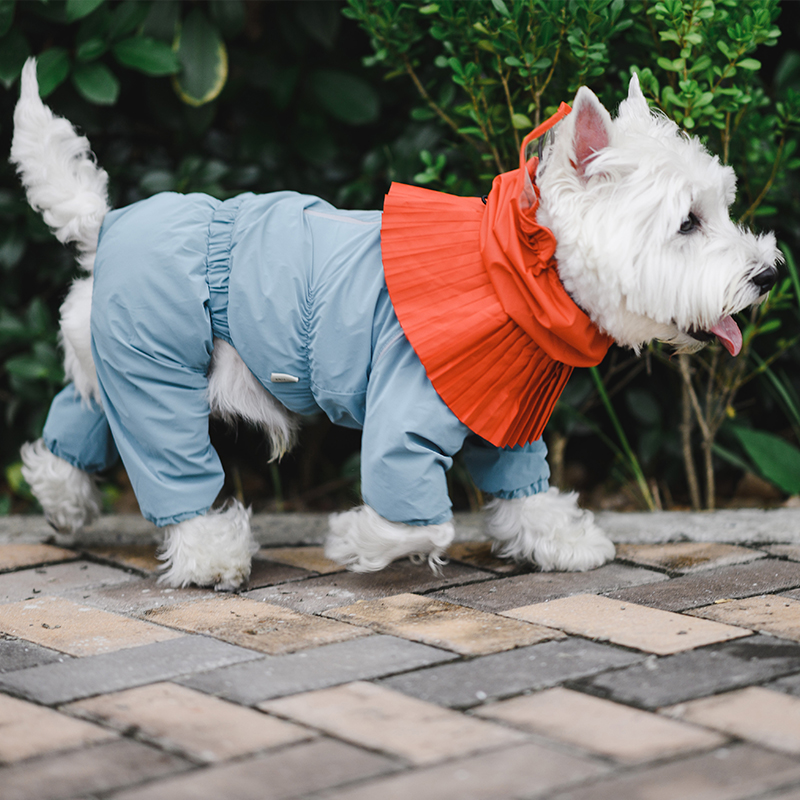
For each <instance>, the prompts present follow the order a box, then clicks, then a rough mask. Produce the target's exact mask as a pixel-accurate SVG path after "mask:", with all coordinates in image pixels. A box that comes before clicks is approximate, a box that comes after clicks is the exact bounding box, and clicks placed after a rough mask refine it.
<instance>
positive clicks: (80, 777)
mask: <svg viewBox="0 0 800 800" xmlns="http://www.w3.org/2000/svg"><path fill="white" fill-rule="evenodd" d="M666 517H667V515H663V517H662V516H658V515H656V516H654V517H645V516H641V515H631V516H628V517H626V518H624V519H623V518H620V520H619V531H620V536H621V538H622V539H623V544H621V546H620V547H619V550H618V558H617V560H616V561H615V562H614V563H612V564H609V565H606V566H605V567H602V568H601V569H598V570H595V571H593V572H589V573H585V574H576V575H570V574H544V573H537V572H534V571H531V570H528V569H525V568H521V567H518V566H515V565H513V564H508V563H505V562H501V561H498V560H497V559H495V558H494V557H493V556H492V554H491V551H490V548H489V547H488V545H487V544H486V543H484V542H481V541H478V540H477V537H476V536H475V533H476V531H477V530H478V524H479V523H478V522H477V520H476V519H475V518H468V519H467V520H466V525H464V526H462V529H466V530H467V532H468V538H469V540H463V541H458V542H456V543H455V544H454V545H453V547H452V549H451V552H450V557H451V562H450V563H449V564H448V565H447V566H446V567H445V568H444V571H443V574H442V575H441V576H435V575H433V574H432V573H431V572H430V570H429V569H428V568H427V566H425V565H415V564H412V563H410V562H409V561H402V562H399V563H397V564H394V565H392V566H391V567H390V568H389V569H387V570H386V571H385V572H383V573H379V574H376V575H355V574H352V573H347V572H344V571H342V570H341V569H340V568H339V567H337V566H336V565H334V564H331V563H330V562H328V561H327V560H326V559H325V558H324V554H323V552H322V550H321V548H320V546H319V541H320V540H319V536H320V532H321V531H322V530H323V528H324V524H323V521H322V520H321V519H320V518H318V517H311V516H303V517H297V518H294V523H293V522H292V518H291V517H285V518H272V519H268V518H262V519H259V518H256V524H255V526H254V527H255V529H256V531H257V532H258V534H259V536H260V541H261V542H262V544H264V545H265V546H264V547H263V548H262V549H261V551H260V552H259V554H258V556H257V559H256V562H255V564H254V569H253V577H252V580H251V584H250V587H249V588H248V590H247V591H245V592H242V593H241V594H238V595H218V594H215V593H214V592H211V591H209V590H203V589H192V588H189V589H180V590H177V589H176V590H173V589H168V588H165V587H163V586H162V585H160V584H158V582H157V579H156V576H157V570H158V561H157V559H156V558H155V545H154V544H152V543H151V541H152V537H151V536H150V533H149V532H148V531H147V530H146V529H144V533H143V532H142V526H141V525H140V524H138V523H136V522H135V521H133V520H131V519H119V520H115V518H106V519H105V520H103V521H102V522H101V523H99V526H100V527H99V529H95V530H94V532H91V531H90V532H89V533H87V535H86V538H85V539H82V540H80V541H78V542H76V543H74V544H73V545H71V546H69V547H67V546H63V545H54V544H52V543H50V542H48V541H47V535H46V533H45V530H46V529H45V527H44V526H43V525H41V521H40V520H36V519H32V520H30V519H29V520H27V521H24V520H23V521H20V523H19V525H18V526H17V528H15V527H14V523H13V521H10V520H9V519H6V520H4V521H3V523H2V525H0V797H2V798H3V800H17V799H19V800H106V799H108V800H161V798H170V800H174V799H177V800H180V799H181V798H187V800H188V798H191V800H198V799H199V800H202V798H215V799H216V798H221V797H222V798H233V799H234V800H247V799H248V798H254V800H255V799H256V798H258V800H270V798H286V800H290V799H292V798H293V799H294V800H301V799H302V800H375V798H380V800H412V798H413V800H426V798H430V799H431V800H448V799H449V798H453V800H506V799H507V800H512V798H513V799H516V800H524V799H525V798H552V799H553V800H579V799H582V798H586V800H604V799H605V798H609V799H610V798H613V799H614V800H619V799H620V798H624V799H625V800H628V799H629V798H633V799H634V800H635V799H636V798H642V800H645V798H647V799H648V800H651V799H657V798H669V800H673V798H687V799H688V800H692V799H693V798H709V800H711V799H712V798H713V799H714V800H717V799H718V800H727V799H730V800H761V799H762V798H763V800H800V563H797V562H798V561H800V511H798V512H795V513H794V515H793V516H792V515H791V514H790V513H787V510H781V512H779V513H776V514H775V516H770V515H769V514H768V513H765V512H761V513H759V514H756V513H753V512H747V513H744V514H743V515H742V516H741V517H737V516H736V515H731V512H726V513H725V514H723V515H720V516H716V515H710V516H706V517H702V516H697V515H685V516H680V515H675V516H669V518H668V519H667V518H666ZM703 520H705V521H706V524H707V526H708V528H709V533H708V537H707V540H705V541H700V540H697V539H699V538H701V536H700V534H699V533H698V531H700V532H701V533H702V525H703ZM771 520H774V521H775V523H776V524H775V526H774V528H773V530H774V531H775V533H774V536H773V538H772V539H770V534H769V531H770V524H771V523H770V521H771ZM612 521H613V520H612ZM715 521H719V522H720V523H721V524H720V525H717V526H716V527H715ZM272 523H274V524H272ZM634 523H635V524H638V525H639V526H640V528H641V536H640V537H639V539H638V540H637V537H636V535H635V531H634V527H635V524H634ZM651 523H652V524H651ZM606 524H607V525H608V522H606ZM659 525H661V526H662V527H661V528H659ZM748 525H751V526H752V528H751V530H752V535H751V537H750V538H749V539H748V537H747V533H746V531H747V526H748ZM632 526H633V527H632ZM270 527H274V528H276V529H277V530H278V531H279V533H278V539H277V541H273V542H270V541H269V538H268V536H267V531H268V529H269V528H270ZM608 527H609V528H610V530H611V533H612V537H613V535H614V528H613V525H608ZM651 529H652V530H651ZM659 530H660V531H661V533H659ZM726 535H727V536H728V538H727V539H726V538H725V537H726ZM137 537H138V538H137ZM693 538H694V539H695V541H691V539H693ZM671 540H672V541H671Z"/></svg>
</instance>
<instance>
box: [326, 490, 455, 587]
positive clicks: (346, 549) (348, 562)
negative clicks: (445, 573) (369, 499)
mask: <svg viewBox="0 0 800 800" xmlns="http://www.w3.org/2000/svg"><path fill="white" fill-rule="evenodd" d="M454 534H455V529H454V527H453V523H452V521H448V522H443V523H441V524H439V525H406V524H405V523H402V522H390V521H389V520H388V519H384V518H383V517H382V516H381V515H380V514H378V512H377V511H375V510H373V509H372V508H370V507H369V506H367V505H363V506H359V507H358V508H353V509H351V510H350V511H344V512H342V513H340V514H332V515H331V517H330V532H329V534H328V538H327V540H326V542H325V555H326V556H327V557H328V558H330V559H331V560H332V561H335V562H337V563H338V564H344V565H345V566H346V567H347V568H348V569H350V570H352V571H353V572H375V571H377V570H379V569H383V568H384V567H385V566H387V565H388V564H390V563H391V562H392V561H395V560H396V559H398V558H404V557H406V556H425V557H427V560H428V564H429V565H430V567H431V569H432V570H433V571H434V572H438V571H439V567H440V566H441V565H442V563H443V556H444V553H445V550H447V547H448V545H449V544H450V542H452V541H453V536H454Z"/></svg>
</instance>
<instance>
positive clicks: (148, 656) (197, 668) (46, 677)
mask: <svg viewBox="0 0 800 800" xmlns="http://www.w3.org/2000/svg"><path fill="white" fill-rule="evenodd" d="M259 658H263V656H261V655H259V654H258V653H255V652H254V651H252V650H245V649H244V648H242V647H235V646H234V645H231V644H227V643H226V642H220V641H217V640H216V639H209V638H207V637H205V636H181V637H179V638H177V639H171V640H169V641H166V642H156V643H155V644H148V645H143V646H141V647H133V648H130V649H128V650H118V651H116V652H114V653H104V654H102V655H99V656H88V657H86V658H75V659H70V660H68V661H64V662H63V663H58V664H44V665H42V666H39V667H31V668H30V669H25V670H18V671H16V672H8V673H5V674H3V675H0V689H3V690H5V691H8V692H10V693H12V694H18V695H22V696H23V697H27V698H30V699H31V700H35V701H37V702H39V703H44V704H46V705H53V704H57V703H67V702H69V701H70V700H79V699H82V698H84V697H92V696H93V695H97V694H104V693H107V692H115V691H119V690H121V689H128V688H131V687H134V686H142V685H143V684H146V683H154V682H155V681H164V680H170V679H172V678H176V677H178V676H181V675H189V674H192V673H194V672H201V671H205V670H214V669H217V668H219V667H222V666H225V665H228V664H236V663H239V662H242V661H249V660H252V659H259Z"/></svg>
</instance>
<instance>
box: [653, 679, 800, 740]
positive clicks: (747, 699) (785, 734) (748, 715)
mask: <svg viewBox="0 0 800 800" xmlns="http://www.w3.org/2000/svg"><path fill="white" fill-rule="evenodd" d="M663 713H664V714H667V715H669V716H672V717H676V718H678V719H682V720H686V721H688V722H693V723H695V724H697V725H704V726H705V727H707V728H713V729H714V730H717V731H722V732H723V733H728V734H731V735H732V736H737V737H739V738H740V739H746V740H748V741H751V742H754V743H756V744H760V745H762V746H763V747H767V748H769V749H770V750H779V751H782V752H784V753H792V754H794V755H797V754H799V753H800V699H798V698H796V697H787V696H786V695H785V694H782V693H780V692H774V691H770V690H769V689H763V688H761V687H760V686H751V687H749V688H747V689H740V690H738V691H735V692H727V693H725V694H720V695H716V696H714V697H706V698H703V699H702V700H693V701H691V702H690V703H680V704H678V705H675V706H670V707H668V708H665V709H663Z"/></svg>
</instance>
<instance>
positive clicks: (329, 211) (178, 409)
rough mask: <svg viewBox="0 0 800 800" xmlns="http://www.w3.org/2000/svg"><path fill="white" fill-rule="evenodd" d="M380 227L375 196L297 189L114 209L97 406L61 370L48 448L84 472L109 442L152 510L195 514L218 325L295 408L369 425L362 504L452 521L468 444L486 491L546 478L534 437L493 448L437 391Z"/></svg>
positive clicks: (209, 458) (415, 519) (101, 289)
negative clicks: (455, 475) (453, 471)
mask: <svg viewBox="0 0 800 800" xmlns="http://www.w3.org/2000/svg"><path fill="white" fill-rule="evenodd" d="M380 236H381V212H379V211H340V210H338V209H336V208H334V207H333V206H331V205H329V204H328V203H326V202H324V201H323V200H320V199H319V198H316V197H311V196H308V195H300V194H297V193H294V192H276V193H274V194H267V195H253V194H245V195H241V196H238V197H235V198H232V199H230V200H227V201H224V202H222V201H219V200H216V199H214V198H212V197H208V196H206V195H202V194H190V195H179V194H169V193H165V194H159V195H156V196H154V197H152V198H150V199H148V200H143V201H141V202H139V203H135V204H133V205H131V206H127V207H125V208H121V209H118V210H116V211H111V212H110V213H109V214H108V215H107V216H106V219H105V221H104V223H103V226H102V229H101V232H100V241H99V245H98V251H97V259H96V262H95V274H94V293H93V298H92V353H93V357H94V362H95V366H96V368H97V377H98V382H99V385H100V394H101V398H102V406H101V405H99V404H97V403H95V402H92V401H86V400H83V399H81V398H80V397H79V396H78V395H77V393H76V391H75V389H74V387H73V386H72V385H69V386H67V387H66V388H65V389H64V390H63V391H62V392H61V393H60V394H59V395H58V396H57V397H56V399H55V400H54V402H53V405H52V407H51V409H50V413H49V415H48V418H47V422H46V425H45V430H44V439H45V443H46V445H47V447H48V448H49V449H50V450H51V452H53V453H55V454H56V455H58V456H60V457H61V458H63V459H65V460H66V461H68V462H69V463H71V464H72V465H73V466H76V467H78V468H79V469H83V470H86V471H87V472H99V471H102V470H104V469H107V468H108V467H110V466H112V465H113V464H114V462H115V461H116V459H117V455H118V454H119V456H121V457H122V461H123V463H124V465H125V468H126V470H127V472H128V475H129V477H130V479H131V482H132V485H133V489H134V491H135V493H136V497H137V499H138V501H139V505H140V507H141V510H142V513H143V514H144V516H145V517H147V518H148V519H149V520H151V521H152V522H154V523H155V524H156V525H159V526H163V525H169V524H173V523H176V522H180V521H182V520H184V519H189V518H191V517H194V516H197V515H199V514H203V513H205V511H207V510H208V508H209V507H210V506H211V505H212V504H213V502H214V500H215V498H216V496H217V494H218V493H219V491H220V489H221V488H222V484H223V471H222V466H221V464H220V461H219V458H218V456H217V454H216V452H215V450H214V448H213V447H212V446H211V442H210V439H209V432H208V416H209V411H210V409H209V404H208V398H207V386H208V380H207V373H208V368H209V363H210V359H211V354H212V352H213V348H214V339H215V338H219V339H224V340H226V341H228V342H230V343H231V344H232V345H233V346H234V347H235V348H236V350H237V351H238V352H239V354H240V355H241V357H242V358H243V359H244V362H245V363H246V364H247V366H248V367H249V368H250V370H251V371H252V372H253V374H254V375H255V376H256V377H257V378H258V380H259V381H260V382H261V384H262V385H263V386H264V387H265V388H266V389H267V390H268V391H269V392H270V393H271V394H272V395H274V396H275V397H276V398H277V399H278V400H279V401H280V402H281V403H283V404H284V405H285V406H286V407H287V408H288V409H290V410H291V411H295V412H297V413H299V414H305V415H308V414H314V413H318V412H320V411H322V412H324V413H325V414H327V415H328V417H329V418H330V419H331V420H332V421H333V422H334V423H337V424H339V425H345V426H347V427H352V428H359V429H362V430H363V438H362V459H361V474H362V494H363V498H364V502H365V503H367V504H369V505H370V506H372V508H373V509H375V511H377V512H378V513H379V514H381V515H382V516H383V517H385V518H386V519H389V520H391V521H393V522H404V523H409V524H418V525H424V524H437V523H441V522H445V521H446V520H448V519H449V518H450V517H451V516H452V512H451V504H450V500H449V498H448V495H447V487H446V481H445V472H446V470H447V469H449V468H450V466H451V465H452V459H453V456H454V455H455V454H456V453H457V452H458V451H459V450H462V449H463V451H464V458H465V463H466V466H467V468H468V469H469V471H470V473H471V475H472V477H473V479H474V480H475V483H476V484H477V486H478V487H479V488H480V489H481V490H483V491H484V492H487V493H489V494H492V495H495V496H500V497H506V498H510V497H523V496H527V495H530V494H534V493H536V492H540V491H543V490H545V489H546V488H547V486H548V478H549V471H548V468H547V463H546V461H545V455H546V448H545V446H544V443H543V442H541V441H536V442H533V443H532V444H530V445H526V446H525V447H515V448H503V449H499V448H495V447H493V446H492V445H490V444H489V443H488V442H485V441H484V440H483V439H480V438H478V437H477V436H475V435H474V434H472V433H471V432H470V431H469V429H468V428H467V427H466V426H465V425H463V424H462V423H461V422H460V421H459V420H458V419H457V418H456V417H455V415H454V414H453V413H452V412H451V411H450V409H449V408H448V407H447V406H446V405H445V404H444V402H443V401H442V400H441V399H440V398H439V396H438V394H437V393H436V391H435V390H434V389H433V387H432V385H431V383H430V381H429V380H428V378H427V376H426V374H425V369H424V367H423V366H422V364H421V363H420V361H419V359H418V358H417V356H416V354H415V353H414V350H413V349H412V347H411V345H410V344H409V343H408V341H407V339H406V337H405V335H404V334H403V330H402V328H401V327H400V325H399V323H398V321H397V318H396V316H395V313H394V310H393V308H392V305H391V302H390V300H389V295H388V292H387V289H386V284H385V282H384V275H383V265H382V262H381V244H380V242H381V239H380Z"/></svg>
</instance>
